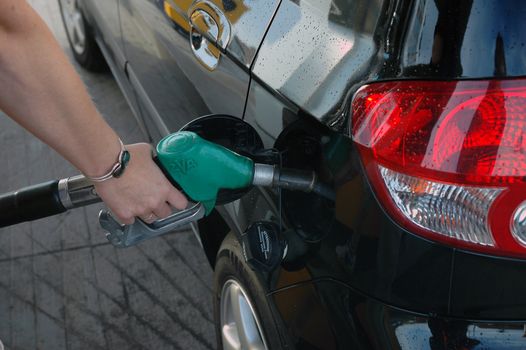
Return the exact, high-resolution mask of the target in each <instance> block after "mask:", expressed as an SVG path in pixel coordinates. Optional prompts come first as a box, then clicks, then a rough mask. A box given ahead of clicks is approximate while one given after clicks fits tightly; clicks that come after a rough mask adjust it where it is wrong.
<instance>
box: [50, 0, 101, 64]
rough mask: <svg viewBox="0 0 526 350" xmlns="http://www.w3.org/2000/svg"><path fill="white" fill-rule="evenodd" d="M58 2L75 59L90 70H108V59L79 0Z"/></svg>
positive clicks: (61, 0) (59, 0)
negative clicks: (103, 54) (98, 43)
mask: <svg viewBox="0 0 526 350" xmlns="http://www.w3.org/2000/svg"><path fill="white" fill-rule="evenodd" d="M58 4H59V7H60V14H61V16H62V22H63V23H64V28H65V29H66V35H67V37H68V41H69V45H70V47H71V51H72V52H73V57H75V60H76V61H77V62H78V63H79V64H80V65H81V66H82V67H84V68H86V69H87V70H89V71H93V72H100V71H104V70H106V68H107V65H106V61H105V60H104V57H103V56H102V53H101V52H100V49H99V47H98V46H97V43H96V42H95V37H94V36H93V32H92V30H91V28H90V26H89V25H88V23H87V21H86V18H85V17H84V14H83V13H82V9H81V7H80V6H79V5H80V4H79V0H58Z"/></svg>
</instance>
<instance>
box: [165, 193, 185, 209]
mask: <svg viewBox="0 0 526 350" xmlns="http://www.w3.org/2000/svg"><path fill="white" fill-rule="evenodd" d="M168 203H169V204H170V205H171V206H172V207H175V208H177V209H179V210H183V209H186V207H187V206H188V199H186V197H185V196H184V195H183V194H182V193H181V192H179V191H177V190H176V189H175V188H174V189H173V190H172V191H170V193H169V194H168Z"/></svg>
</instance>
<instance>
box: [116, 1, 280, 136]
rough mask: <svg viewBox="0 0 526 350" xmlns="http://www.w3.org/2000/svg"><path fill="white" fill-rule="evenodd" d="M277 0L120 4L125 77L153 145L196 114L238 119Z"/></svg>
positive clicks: (128, 2) (137, 2)
mask: <svg viewBox="0 0 526 350" xmlns="http://www.w3.org/2000/svg"><path fill="white" fill-rule="evenodd" d="M278 3H279V1H278V0H252V1H249V0H211V1H191V0H121V1H120V18H121V30H122V37H123V42H124V51H125V55H126V60H127V67H126V70H127V73H128V76H129V79H130V81H131V83H132V84H133V86H134V88H135V91H136V93H137V96H138V98H139V100H140V101H141V102H142V107H143V115H144V116H145V118H146V119H147V121H146V123H147V124H148V127H149V131H150V133H151V134H152V135H153V136H154V139H157V138H158V137H161V136H163V135H165V134H167V133H169V132H173V131H175V130H178V129H179V128H180V127H181V126H183V125H184V124H186V123H187V122H189V121H191V120H193V119H195V118H196V117H198V116H202V115H206V114H210V113H224V114H230V115H233V116H236V117H240V118H241V117H242V116H243V110H244V106H245V100H246V95H247V91H248V86H249V80H250V73H249V72H250V67H251V64H252V61H253V59H254V57H255V54H256V52H257V49H258V47H259V44H260V43H261V41H262V39H263V37H264V34H265V31H266V28H267V27H268V25H269V23H270V21H271V19H272V16H273V14H274V11H275V9H276V7H277V6H278Z"/></svg>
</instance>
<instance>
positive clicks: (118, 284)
mask: <svg viewBox="0 0 526 350" xmlns="http://www.w3.org/2000/svg"><path fill="white" fill-rule="evenodd" d="M29 2H30V3H31V4H32V5H33V7H34V8H35V9H36V10H37V11H38V12H39V13H40V15H41V16H42V17H43V18H44V20H45V21H46V22H47V23H48V25H49V26H50V27H51V29H52V31H53V33H54V34H55V36H56V37H57V39H58V41H59V42H60V44H61V45H62V47H63V48H64V50H65V51H66V53H67V55H68V56H69V57H70V58H72V56H71V52H70V50H69V47H68V45H67V39H66V36H65V33H64V30H63V27H62V22H61V20H60V14H59V11H58V6H57V2H56V1H54V0H53V1H49V0H30V1H29ZM76 68H77V70H78V72H79V74H80V75H81V76H82V79H83V80H84V82H85V83H86V85H87V87H88V90H89V92H90V94H91V96H92V98H93V100H94V101H95V103H96V105H97V107H98V108H99V110H100V112H101V113H102V115H103V116H104V118H106V120H107V121H108V122H109V124H110V125H111V126H112V127H113V128H114V129H115V130H117V132H118V133H119V135H120V136H121V137H122V139H123V140H124V142H125V143H132V142H139V141H143V140H144V137H143V136H142V135H141V132H140V130H139V127H138V125H137V123H136V122H135V119H134V118H133V116H132V113H131V111H130V109H129V107H128V106H127V104H126V101H125V99H124V97H123V96H122V94H121V93H120V90H119V88H118V86H117V84H116V82H115V81H114V80H113V78H112V77H111V75H110V74H109V73H108V74H92V73H88V72H86V71H84V70H82V69H81V68H80V67H78V66H76ZM0 150H1V151H0V164H1V165H0V178H2V179H4V181H2V182H1V183H0V193H4V192H7V191H10V190H14V189H17V188H20V187H23V186H27V185H30V184H36V183H40V182H43V181H46V180H50V179H57V178H62V177H66V176H71V175H74V174H76V173H77V171H76V170H75V169H74V168H73V167H72V166H71V165H69V164H68V163H67V162H66V161H65V160H63V159H62V158H61V157H60V156H59V155H58V154H57V153H55V152H54V151H53V150H51V149H50V148H49V147H47V146H46V145H45V144H43V143H42V142H40V141H39V140H37V139H36V138H34V137H33V136H31V135H30V134H29V133H27V132H26V131H25V130H24V129H22V128H21V127H19V126H18V125H16V124H15V123H14V122H13V121H11V119H9V118H8V117H6V116H5V115H3V114H2V113H1V112H0ZM101 208H102V205H101V204H99V205H93V206H90V207H85V208H79V209H75V210H71V211H69V212H67V213H64V214H61V215H58V216H55V217H51V218H46V219H41V220H38V221H34V222H31V223H23V224H20V225H16V226H12V227H9V228H3V229H0V340H1V341H2V342H3V344H4V346H5V349H12V350H14V349H17V350H18V349H30V350H33V349H46V350H47V349H50V350H51V349H52V350H60V349H72V350H73V349H119V350H123V349H215V348H216V345H215V333H214V326H213V315H212V307H211V303H212V293H211V280H212V270H211V268H210V266H209V265H208V263H207V261H206V258H205V256H204V253H203V252H202V250H201V248H200V247H199V244H198V242H197V240H196V239H195V237H194V236H193V234H192V233H191V232H190V231H188V232H181V233H173V234H169V235H166V236H164V237H160V238H157V239H154V240H150V241H147V242H144V243H142V244H140V245H138V246H136V247H131V248H126V249H117V248H114V247H113V246H112V245H110V244H109V243H108V242H107V241H106V238H105V237H104V233H103V231H102V230H101V228H100V227H99V226H98V223H97V213H98V211H99V210H100V209H101Z"/></svg>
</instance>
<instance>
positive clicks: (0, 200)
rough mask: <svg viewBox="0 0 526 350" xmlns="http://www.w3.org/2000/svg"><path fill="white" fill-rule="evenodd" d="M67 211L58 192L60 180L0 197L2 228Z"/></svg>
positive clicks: (0, 221) (0, 225)
mask: <svg viewBox="0 0 526 350" xmlns="http://www.w3.org/2000/svg"><path fill="white" fill-rule="evenodd" d="M65 211H66V208H64V206H63V205H62V202H61V200H60V197H59V192H58V180H53V181H48V182H44V183H41V184H38V185H34V186H28V187H24V188H22V189H19V190H17V191H13V192H10V193H6V194H4V195H1V196H0V213H1V215H0V227H5V226H10V225H15V224H18V223H21V222H25V221H32V220H36V219H40V218H44V217H47V216H51V215H55V214H60V213H63V212H65Z"/></svg>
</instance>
